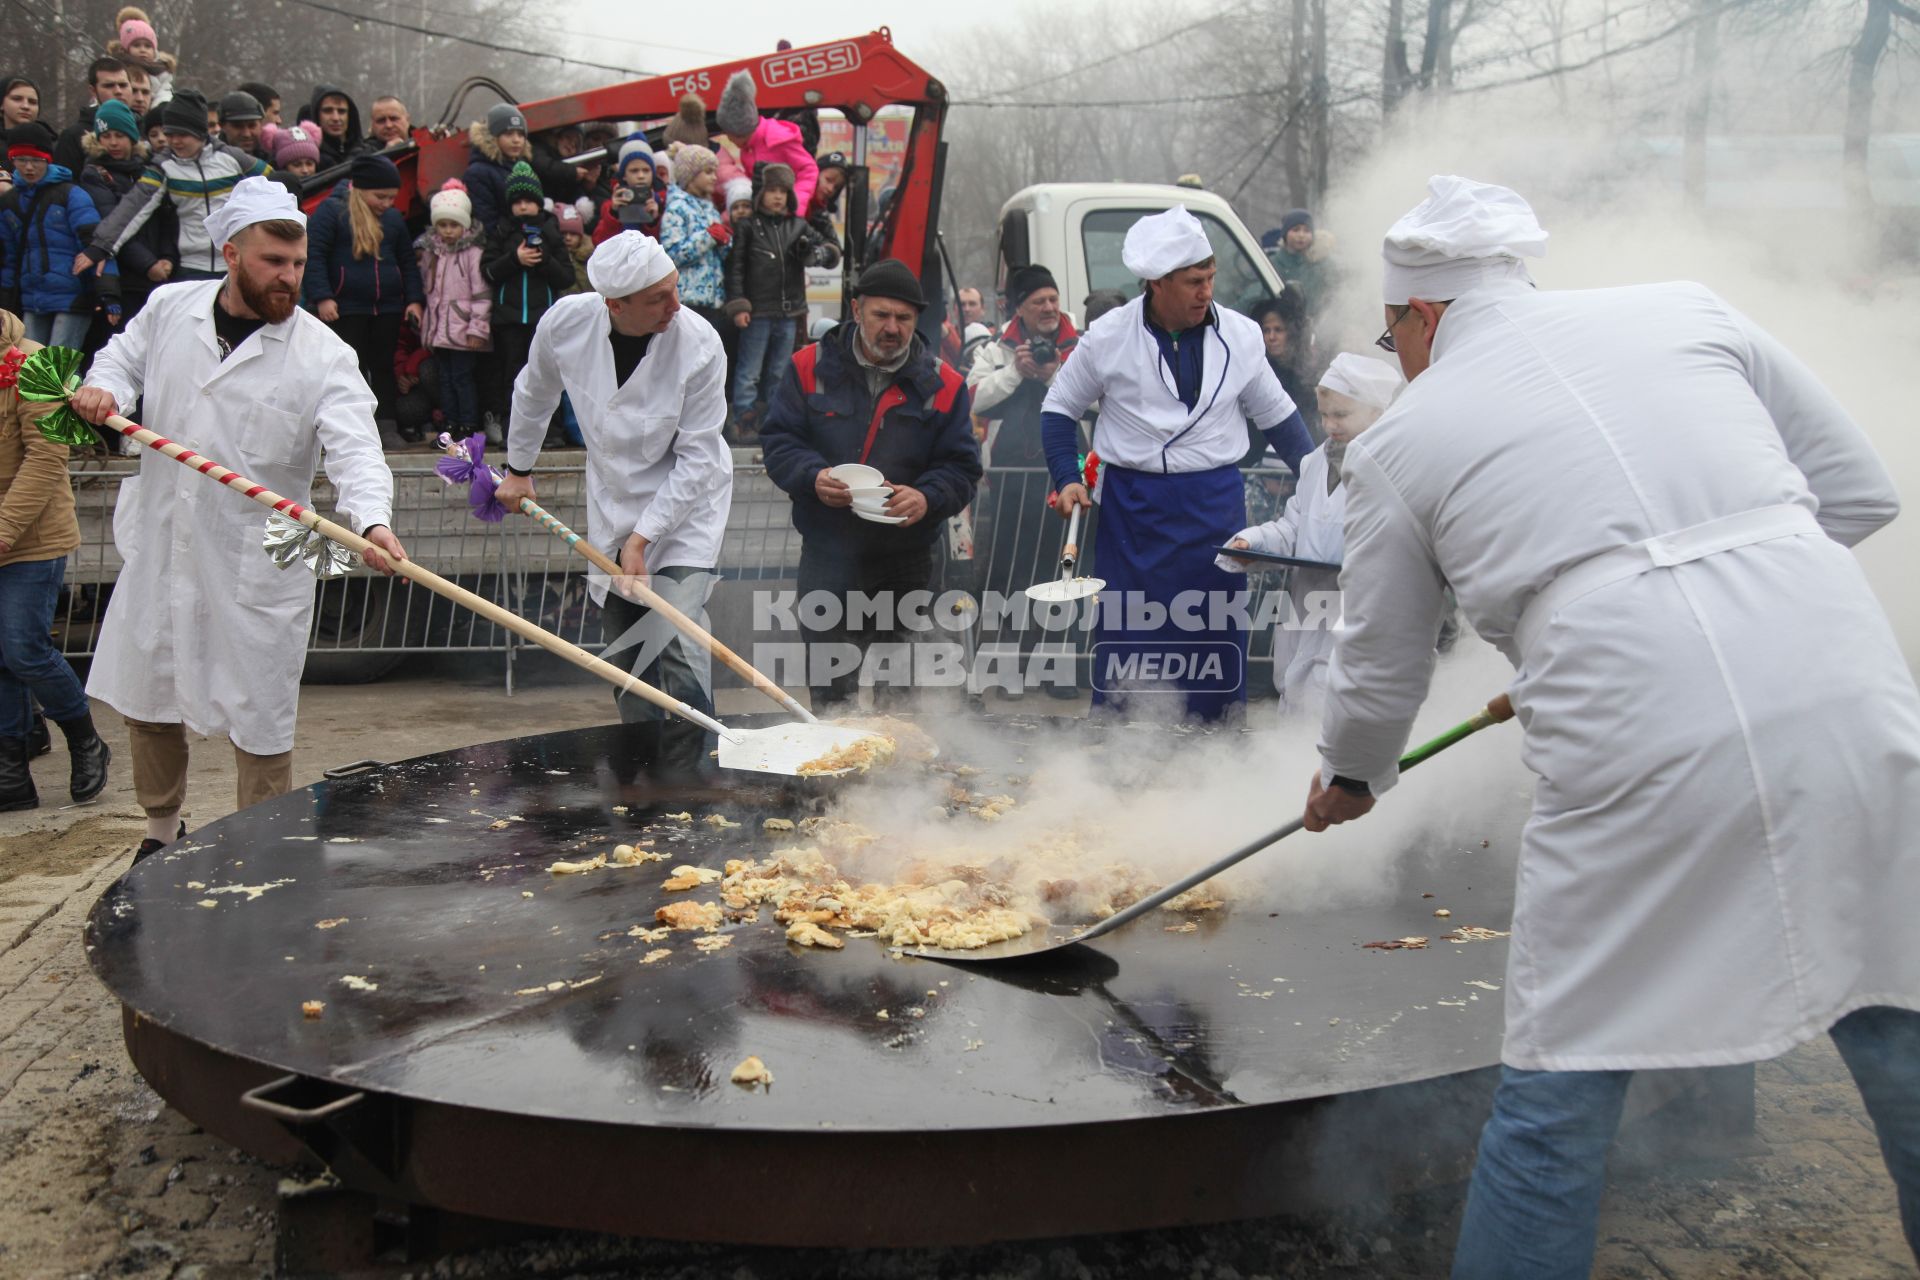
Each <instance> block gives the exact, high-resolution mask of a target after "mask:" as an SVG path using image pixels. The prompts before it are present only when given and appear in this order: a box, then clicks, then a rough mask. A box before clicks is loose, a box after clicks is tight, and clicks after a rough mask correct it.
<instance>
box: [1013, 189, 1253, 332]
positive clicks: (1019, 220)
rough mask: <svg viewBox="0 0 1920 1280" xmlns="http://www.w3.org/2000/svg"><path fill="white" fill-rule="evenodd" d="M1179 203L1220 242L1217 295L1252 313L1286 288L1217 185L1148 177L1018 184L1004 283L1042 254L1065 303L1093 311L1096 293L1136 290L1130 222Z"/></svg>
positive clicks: (1072, 308) (1080, 311)
mask: <svg viewBox="0 0 1920 1280" xmlns="http://www.w3.org/2000/svg"><path fill="white" fill-rule="evenodd" d="M1176 204H1183V205H1185V206H1186V207H1187V208H1188V209H1189V210H1190V211H1191V212H1192V213H1193V215H1194V216H1195V217H1196V218H1198V219H1200V224H1201V225H1202V226H1204V227H1205V228H1206V229H1207V239H1208V240H1210V241H1212V242H1213V252H1214V258H1215V261H1216V263H1217V264H1218V266H1219V275H1218V276H1216V277H1215V279H1214V287H1213V296H1214V298H1215V300H1216V301H1218V302H1220V303H1221V304H1223V305H1225V306H1228V307H1231V308H1232V309H1234V310H1235V311H1239V312H1243V313H1244V312H1247V311H1250V310H1252V308H1253V307H1254V305H1255V304H1256V303H1258V302H1260V301H1261V300H1262V299H1265V298H1273V297H1277V296H1279V293H1280V289H1281V284H1280V275H1279V273H1278V272H1277V271H1275V270H1274V268H1273V264H1272V263H1271V262H1270V261H1268V260H1267V255H1266V254H1264V253H1262V252H1261V251H1260V242H1259V241H1258V240H1257V239H1255V238H1254V236H1253V233H1252V232H1250V231H1248V230H1247V228H1246V224H1245V223H1243V222H1241V221H1240V217H1239V215H1238V214H1236V213H1235V212H1234V211H1233V206H1232V205H1230V204H1228V203H1227V202H1226V201H1225V200H1224V199H1222V198H1221V197H1220V196H1218V195H1215V194H1214V193H1213V192H1211V191H1202V190H1200V189H1198V188H1195V187H1172V186H1160V185H1156V184H1153V183H1143V182H1046V183H1041V184H1039V185H1037V186H1031V187H1024V188H1022V189H1021V190H1019V191H1017V192H1015V193H1014V195H1013V196H1012V198H1011V199H1009V200H1008V201H1007V202H1006V204H1004V205H1002V206H1001V207H1000V248H999V254H998V263H997V267H996V271H997V277H996V281H995V284H996V287H997V288H998V289H999V290H1000V291H1001V292H1003V293H1004V292H1005V289H1006V283H1007V275H1008V273H1009V272H1011V271H1012V270H1014V268H1016V267H1024V266H1027V265H1029V264H1031V263H1036V262H1037V263H1039V264H1040V265H1042V266H1044V267H1046V268H1047V269H1048V270H1049V271H1051V272H1053V277H1054V279H1055V280H1057V281H1059V282H1060V305H1061V306H1062V307H1063V308H1065V309H1066V310H1067V311H1069V312H1071V313H1072V314H1074V315H1076V316H1084V315H1085V314H1086V305H1087V295H1088V294H1089V293H1094V292H1098V291H1100V290H1103V289H1116V290H1118V291H1119V292H1121V293H1122V294H1124V295H1125V296H1126V297H1128V298H1132V297H1133V296H1134V295H1135V294H1137V293H1138V292H1139V291H1140V282H1139V280H1138V279H1136V278H1135V277H1134V275H1133V273H1132V272H1130V271H1128V270H1127V268H1126V265H1125V264H1124V263H1123V262H1121V260H1120V245H1121V242H1122V241H1124V240H1125V239H1126V235H1127V229H1128V228H1129V227H1131V226H1133V224H1134V223H1135V222H1138V221H1139V220H1140V219H1141V218H1144V217H1147V216H1148V215H1150V214H1155V213H1159V212H1161V211H1162V210H1165V209H1170V208H1172V207H1173V206H1174V205H1176Z"/></svg>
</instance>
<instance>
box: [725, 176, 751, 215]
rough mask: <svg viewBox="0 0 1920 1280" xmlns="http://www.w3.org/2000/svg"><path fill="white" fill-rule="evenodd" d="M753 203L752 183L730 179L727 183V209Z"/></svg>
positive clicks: (743, 179) (741, 179)
mask: <svg viewBox="0 0 1920 1280" xmlns="http://www.w3.org/2000/svg"><path fill="white" fill-rule="evenodd" d="M752 203H753V183H751V182H749V181H748V180H747V179H745V178H730V179H728V181H727V207H728V208H729V209H731V208H732V207H733V206H734V205H736V204H752Z"/></svg>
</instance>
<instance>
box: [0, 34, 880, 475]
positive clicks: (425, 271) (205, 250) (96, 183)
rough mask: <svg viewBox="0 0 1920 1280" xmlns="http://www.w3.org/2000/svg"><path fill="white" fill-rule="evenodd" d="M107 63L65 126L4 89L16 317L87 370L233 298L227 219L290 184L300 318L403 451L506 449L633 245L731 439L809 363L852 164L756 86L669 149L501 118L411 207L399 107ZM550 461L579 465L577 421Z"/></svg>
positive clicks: (0, 226)
mask: <svg viewBox="0 0 1920 1280" xmlns="http://www.w3.org/2000/svg"><path fill="white" fill-rule="evenodd" d="M102 50H103V51H102V53H101V55H100V56H99V57H97V58H95V59H93V61H92V62H91V63H90V64H89V65H88V67H87V81H86V102H85V104H84V106H83V107H82V108H81V109H80V111H79V112H78V114H77V116H76V118H74V119H73V120H72V121H70V122H66V123H65V124H64V127H62V123H61V122H59V121H51V120H46V119H43V118H42V115H41V90H40V86H39V85H38V84H36V83H35V82H34V81H33V80H32V79H31V78H29V77H26V76H19V75H16V76H11V77H8V78H6V79H5V80H4V82H3V83H0V128H3V129H4V147H5V151H4V156H5V163H4V164H3V165H0V309H4V310H8V311H12V312H14V313H16V314H18V315H19V316H20V317H21V318H22V320H23V321H24V323H25V325H26V329H27V335H28V336H29V337H32V338H34V339H36V340H38V341H41V342H46V343H51V344H55V345H59V346H66V347H73V348H77V349H80V350H82V351H83V352H85V353H86V355H87V356H88V358H89V359H90V358H91V357H92V355H93V354H94V353H95V352H97V351H98V350H99V349H100V348H101V347H102V346H104V345H105V344H106V342H107V340H108V339H109V338H110V337H111V336H112V335H113V333H114V332H115V331H117V330H118V329H119V328H120V327H121V326H124V325H125V324H126V323H127V322H128V321H129V320H131V319H132V318H133V317H134V316H135V315H136V314H138V312H139V311H140V309H141V308H142V307H143V306H144V305H145V304H146V302H147V300H148V298H149V297H150V296H151V294H152V291H153V290H155V289H159V288H162V287H164V286H166V285H167V284H169V283H172V282H175V281H182V280H205V279H213V278H217V277H219V276H221V275H222V274H223V273H224V271H225V264H224V262H223V261H222V258H221V255H220V252H219V250H218V247H217V246H216V245H214V244H213V243H212V242H211V238H210V237H209V235H208V232H207V219H208V216H209V215H210V214H212V213H213V212H214V211H216V210H217V209H219V208H220V206H221V205H222V204H223V203H224V202H225V201H226V199H227V198H228V196H229V195H230V193H231V192H232V190H233V188H234V186H235V185H237V184H238V183H239V182H240V181H241V180H242V179H244V178H247V177H251V176H254V175H257V174H264V175H268V176H270V177H272V178H274V179H275V180H277V181H280V182H282V183H284V184H286V185H287V186H288V187H289V188H290V189H292V190H293V191H294V192H295V193H296V194H297V195H299V196H300V197H301V198H302V200H303V202H304V203H306V204H307V206H308V210H309V224H308V258H307V268H306V281H305V287H304V290H303V294H302V299H301V301H302V305H304V306H305V307H306V308H307V309H309V310H310V311H312V312H313V314H314V315H316V316H317V317H318V318H319V319H320V320H322V321H323V322H325V323H326V324H327V325H328V326H330V327H331V328H332V329H333V330H334V331H335V332H336V333H337V334H338V335H339V336H340V338H341V339H342V340H343V341H345V342H346V343H347V344H348V345H349V346H351V347H352V348H353V349H354V351H355V353H356V354H357V355H358V357H359V363H360V368H361V372H362V373H363V374H364V375H365V377H366V379H367V381H368V383H369V385H370V386H371V387H372V389H373V391H374V394H375V397H376V399H377V400H378V404H379V410H378V415H379V419H380V421H381V425H382V427H383V430H386V431H389V432H390V433H391V434H390V436H389V443H390V445H392V446H393V447H405V445H407V444H408V443H418V444H421V445H422V446H423V447H431V442H432V441H433V440H434V438H436V437H437V435H438V434H439V433H440V432H441V431H451V432H455V433H468V432H471V431H475V430H484V431H486V432H487V434H488V435H489V437H490V438H492V439H493V440H495V441H496V442H497V441H499V440H500V439H501V433H502V431H503V430H504V424H505V421H506V417H507V412H508V404H509V397H510V395H511V390H512V381H513V378H514V376H515V375H516V374H517V373H518V371H519V369H520V368H521V367H522V366H524V364H525V362H526V359H527V352H528V350H529V348H530V346H531V343H532V337H533V333H534V330H535V328H536V327H537V326H538V324H539V322H540V319H541V317H542V316H543V315H544V314H545V313H546V312H547V310H548V309H549V308H550V307H552V306H553V304H554V303H555V302H556V301H557V300H559V299H560V298H562V297H564V296H566V295H568V294H571V293H578V292H584V291H586V290H587V288H588V285H587V279H586V260H587V257H588V255H589V254H590V253H591V252H592V250H593V248H594V246H595V245H597V244H600V243H602V242H603V241H605V240H606V239H608V238H609V237H610V236H613V235H615V234H617V233H619V232H622V231H628V230H636V231H640V232H642V233H644V234H646V235H649V236H652V237H654V238H656V239H658V240H659V241H660V242H661V244H662V246H663V248H665V249H666V250H667V252H668V253H669V254H670V255H671V257H672V259H673V261H674V263H675V265H676V267H677V268H678V269H679V272H680V286H679V287H680V292H681V300H682V302H683V303H684V304H685V305H686V306H687V307H689V308H691V309H693V310H694V311H696V312H698V313H699V314H700V315H701V316H703V317H704V318H705V319H706V320H707V321H708V322H709V323H710V324H712V325H713V326H714V328H715V329H716V331H718V332H719V333H720V334H721V336H722V340H723V342H724V344H725V346H726V350H727V357H728V362H729V375H728V395H729V399H730V401H734V402H736V404H735V408H734V410H733V413H732V420H731V423H730V427H729V431H730V434H731V435H733V436H734V438H735V439H736V441H737V442H744V441H750V440H752V439H753V438H754V429H755V423H756V421H757V419H758V417H759V416H760V414H761V412H763V406H764V402H765V399H766V395H767V392H768V389H769V388H770V387H771V386H772V385H773V383H774V382H775V381H776V380H777V378H778V377H779V374H780V371H781V368H782V367H783V365H784V362H785V361H786V359H787V358H788V356H789V355H790V353H791V352H792V350H793V349H794V347H795V346H796V343H797V342H804V341H805V339H806V333H805V331H806V327H807V326H806V302H807V299H806V290H807V285H806V270H807V268H808V267H810V266H822V267H833V266H837V265H838V263H839V259H840V244H839V240H838V233H837V230H836V226H835V212H836V207H837V205H838V202H839V200H840V197H841V194H842V192H844V190H845V188H846V181H847V176H848V173H849V169H850V166H849V163H848V161H847V159H846V157H845V156H843V155H841V154H839V153H837V152H829V153H827V154H824V155H818V156H816V155H815V154H814V151H815V149H816V148H817V146H818V136H819V130H818V125H817V122H815V121H813V120H812V119H804V120H800V121H795V120H790V119H781V118H777V117H775V116H774V115H772V114H770V113H769V114H763V113H762V112H760V110H759V109H758V107H757V105H756V102H755V93H754V85H753V81H752V79H751V77H750V76H748V75H747V74H745V73H742V74H740V75H737V76H735V77H734V78H733V79H732V80H730V81H729V82H728V83H727V84H726V85H725V86H724V90H723V92H722V94H721V96H720V99H719V101H718V102H717V103H716V104H715V106H714V108H713V110H712V111H711V112H710V111H709V109H708V105H707V103H706V102H705V101H703V100H702V99H700V98H699V97H698V96H695V95H688V96H687V97H685V98H684V99H682V101H681V103H680V105H679V110H678V112H677V114H676V115H675V116H674V117H673V119H672V120H671V121H669V122H668V124H667V125H666V127H665V129H664V131H656V132H655V135H654V137H653V138H649V136H648V135H647V133H646V132H644V131H640V130H637V129H632V128H630V127H629V128H627V129H623V128H622V127H621V126H618V125H616V124H613V123H606V122H589V123H587V124H584V125H579V126H568V127H563V128H559V129H551V130H545V131H542V132H540V133H538V134H532V133H530V132H529V130H528V128H527V123H526V119H525V117H524V116H523V115H522V114H521V113H520V110H519V108H518V107H517V106H515V105H513V104H511V103H501V104H498V105H496V106H494V107H493V108H491V109H490V110H488V111H487V112H486V114H485V116H484V117H483V118H481V119H478V120H475V121H473V122H472V123H471V125H470V126H469V128H468V129H467V133H466V141H467V146H468V163H467V166H466V169H465V171H464V172H463V173H462V174H461V176H460V177H458V178H456V179H452V180H450V181H448V182H447V183H445V184H444V187H443V188H442V189H441V190H439V191H435V192H432V193H430V194H429V197H428V198H427V199H425V200H419V199H411V200H403V199H402V192H401V187H402V183H403V179H402V176H401V170H400V167H399V166H398V165H397V164H396V160H398V159H400V158H401V156H402V155H403V154H404V153H405V152H406V151H407V150H409V149H410V148H412V147H413V145H414V144H415V141H416V139H417V138H418V137H420V136H421V135H420V134H419V133H417V132H416V130H415V127H414V121H413V119H412V116H411V113H410V112H409V110H408V106H407V104H406V103H405V102H404V101H402V100H401V99H400V98H399V97H397V96H395V95H393V94H381V95H380V96H377V97H374V98H373V99H372V100H371V102H370V103H369V104H368V105H367V107H366V108H365V110H364V111H363V109H362V106H361V102H362V101H363V99H361V98H359V97H357V96H356V95H355V93H354V92H353V91H352V90H351V89H349V88H348V87H345V86H342V85H336V84H321V85H318V86H315V88H314V89H313V91H312V93H311V94H309V95H307V96H306V98H305V99H304V101H302V100H301V99H299V98H297V97H296V98H292V99H283V98H282V95H281V93H280V91H279V90H278V89H276V88H275V87H273V86H272V85H270V84H267V83H264V82H261V81H249V82H246V83H241V84H235V85H232V86H230V87H229V86H220V85H215V84H207V83H206V82H205V81H204V80H201V79H199V78H197V77H196V76H195V74H194V69H193V68H192V67H191V65H188V66H186V67H184V68H183V67H182V66H181V65H180V62H179V60H178V59H177V58H176V57H175V56H174V55H173V54H170V53H166V52H163V51H161V49H160V41H159V38H158V35H157V34H156V30H155V26H154V22H153V19H152V18H151V17H150V16H149V15H148V14H147V13H146V12H145V11H144V10H141V9H138V8H134V7H131V6H129V7H127V8H124V9H122V10H121V11H120V12H119V14H118V15H117V17H116V25H115V29H114V31H113V32H112V33H111V34H110V38H109V39H107V40H106V41H104V42H103V46H102ZM663 135H664V136H663ZM436 136H444V133H441V134H438V135H436ZM403 209H405V210H406V212H404V213H403V212H402V210H403ZM552 438H553V440H554V442H555V443H559V442H561V441H562V440H563V439H567V440H573V441H576V442H577V431H576V430H575V429H574V428H573V425H572V414H571V409H570V407H569V406H566V405H563V406H562V409H561V412H560V414H559V415H557V416H556V420H555V423H554V435H553V437H552Z"/></svg>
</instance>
